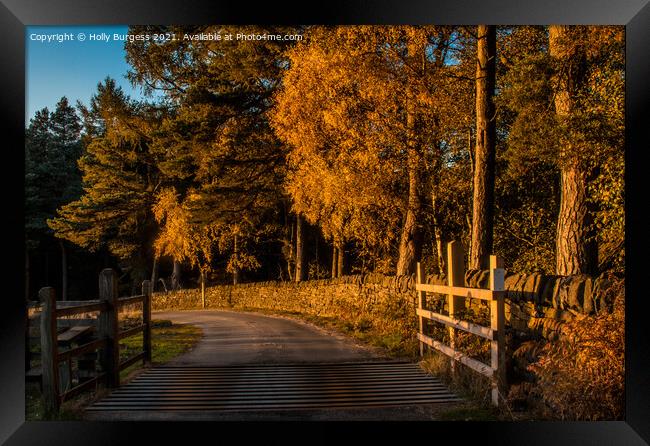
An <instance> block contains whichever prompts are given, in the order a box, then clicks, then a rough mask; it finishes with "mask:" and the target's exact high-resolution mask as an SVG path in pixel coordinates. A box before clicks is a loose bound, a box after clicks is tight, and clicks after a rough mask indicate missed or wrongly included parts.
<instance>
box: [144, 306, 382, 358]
mask: <svg viewBox="0 0 650 446" xmlns="http://www.w3.org/2000/svg"><path fill="white" fill-rule="evenodd" d="M152 318H153V319H168V320H171V321H172V322H174V323H191V324H192V325H196V326H198V327H201V329H202V330H203V338H202V339H201V340H200V341H199V343H198V345H197V346H196V347H195V348H194V349H193V350H191V351H189V352H187V353H185V354H183V355H181V356H179V357H177V358H176V359H174V360H172V361H170V362H169V363H168V364H169V365H192V366H224V365H240V364H287V363H304V362H348V361H349V362H360V361H361V362H363V361H372V360H377V359H381V358H380V356H379V355H378V354H377V353H373V352H372V351H370V350H369V349H367V348H364V347H361V346H358V345H355V344H353V343H351V342H350V341H349V340H347V339H343V338H341V337H340V336H339V337H337V336H335V335H332V334H331V333H327V332H325V331H324V330H321V329H319V328H317V327H314V326H312V325H309V324H306V323H303V322H299V321H296V320H293V319H289V318H284V317H275V316H265V315H261V314H255V313H242V312H235V311H221V310H198V311H174V312H155V313H153V315H152Z"/></svg>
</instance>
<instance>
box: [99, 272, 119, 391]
mask: <svg viewBox="0 0 650 446" xmlns="http://www.w3.org/2000/svg"><path fill="white" fill-rule="evenodd" d="M99 299H100V300H104V301H106V304H107V305H106V306H107V310H106V311H102V312H101V313H100V315H99V333H100V336H102V337H104V338H106V348H104V349H103V351H102V367H103V368H104V370H105V372H106V384H107V385H108V387H111V388H112V387H118V386H119V385H120V342H119V339H118V336H117V335H118V318H117V317H118V307H117V279H116V278H115V271H113V270H112V269H110V268H106V269H104V270H102V272H101V273H100V274H99Z"/></svg>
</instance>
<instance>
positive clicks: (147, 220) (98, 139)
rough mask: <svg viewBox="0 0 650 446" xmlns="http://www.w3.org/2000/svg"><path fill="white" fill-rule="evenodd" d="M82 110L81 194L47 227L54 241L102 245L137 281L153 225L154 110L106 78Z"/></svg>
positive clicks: (155, 183)
mask: <svg viewBox="0 0 650 446" xmlns="http://www.w3.org/2000/svg"><path fill="white" fill-rule="evenodd" d="M82 112H83V117H84V124H85V134H84V145H85V147H84V153H83V155H82V156H81V158H80V159H79V162H78V165H79V169H80V170H81V172H82V175H83V194H82V195H81V197H80V198H79V199H78V200H76V201H73V202H71V203H68V204H66V205H64V206H62V207H61V208H60V209H59V210H58V216H57V217H56V218H53V219H51V220H49V221H48V224H49V226H50V227H51V228H52V229H53V230H54V232H55V234H56V235H57V237H60V238H63V239H66V240H69V241H70V242H72V243H74V244H76V245H79V246H81V247H83V248H86V249H89V250H91V251H96V250H98V249H99V248H101V247H104V246H106V247H107V248H108V249H109V251H110V252H111V253H112V254H113V255H115V256H116V257H117V258H118V259H120V260H122V261H126V262H127V264H126V265H127V268H128V269H130V272H131V276H132V278H133V279H134V280H138V281H140V280H142V279H143V278H144V271H145V270H146V269H147V267H146V266H145V265H146V264H147V263H148V262H146V259H147V258H149V257H150V252H149V251H150V250H151V247H152V245H153V234H154V230H155V227H156V226H155V220H154V218H153V214H152V212H151V206H152V204H153V199H154V192H155V190H156V188H157V187H158V186H159V181H160V179H159V172H158V169H157V168H156V164H155V160H154V159H153V156H152V154H151V153H150V150H149V141H150V138H151V137H150V136H149V135H151V134H152V133H153V132H154V129H155V128H156V124H155V120H156V117H157V113H156V110H155V109H152V108H151V107H148V106H146V105H145V104H138V103H135V102H133V101H131V100H130V99H129V98H128V97H127V96H126V95H125V94H124V93H123V91H122V90H121V88H119V87H117V86H116V84H115V81H114V80H112V79H110V78H107V79H106V80H105V81H104V82H103V83H100V84H99V85H98V87H97V93H96V94H95V95H94V96H93V97H92V99H91V105H90V108H89V109H85V108H84V109H82Z"/></svg>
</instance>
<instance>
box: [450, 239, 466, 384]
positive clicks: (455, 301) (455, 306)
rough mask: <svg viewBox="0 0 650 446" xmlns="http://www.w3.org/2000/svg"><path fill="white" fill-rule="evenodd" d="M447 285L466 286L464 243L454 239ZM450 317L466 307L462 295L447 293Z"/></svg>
mask: <svg viewBox="0 0 650 446" xmlns="http://www.w3.org/2000/svg"><path fill="white" fill-rule="evenodd" d="M447 285H449V286H454V287H464V286H465V255H464V253H463V246H462V244H461V243H460V242H459V241H457V240H454V241H452V242H449V243H448V244H447ZM447 307H448V309H449V317H451V318H455V317H457V316H458V315H457V313H458V312H459V311H461V310H463V309H464V308H465V298H464V297H462V296H454V295H453V294H448V295H447ZM448 328H449V346H450V347H451V348H452V349H454V350H456V329H455V328H453V327H448ZM455 370H456V362H455V360H454V359H452V360H451V371H452V373H454V371H455Z"/></svg>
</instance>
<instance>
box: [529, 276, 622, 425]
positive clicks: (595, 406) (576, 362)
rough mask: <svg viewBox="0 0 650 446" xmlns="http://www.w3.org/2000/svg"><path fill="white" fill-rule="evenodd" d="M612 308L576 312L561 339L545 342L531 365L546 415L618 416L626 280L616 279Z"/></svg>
mask: <svg viewBox="0 0 650 446" xmlns="http://www.w3.org/2000/svg"><path fill="white" fill-rule="evenodd" d="M609 292H612V293H615V295H616V299H615V301H614V309H613V311H612V312H611V313H605V312H603V313H601V314H599V315H597V316H595V317H588V316H578V317H576V318H575V319H574V320H572V321H569V322H567V323H566V324H564V325H563V327H562V330H561V331H562V337H561V338H560V340H559V341H557V342H554V343H548V344H547V345H545V346H544V348H543V351H542V352H541V356H540V358H539V360H538V361H537V362H535V363H533V364H531V365H530V366H529V370H530V371H532V372H533V373H535V375H536V376H537V378H538V382H537V386H536V387H535V388H534V392H535V393H534V395H535V396H536V397H538V398H539V399H540V401H541V404H540V411H541V414H542V415H543V416H544V417H551V418H558V419H562V420H620V419H622V417H623V414H624V401H625V400H624V398H625V284H624V282H623V281H622V280H620V281H618V282H617V283H616V285H615V286H614V287H612V288H611V289H610V290H609Z"/></svg>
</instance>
